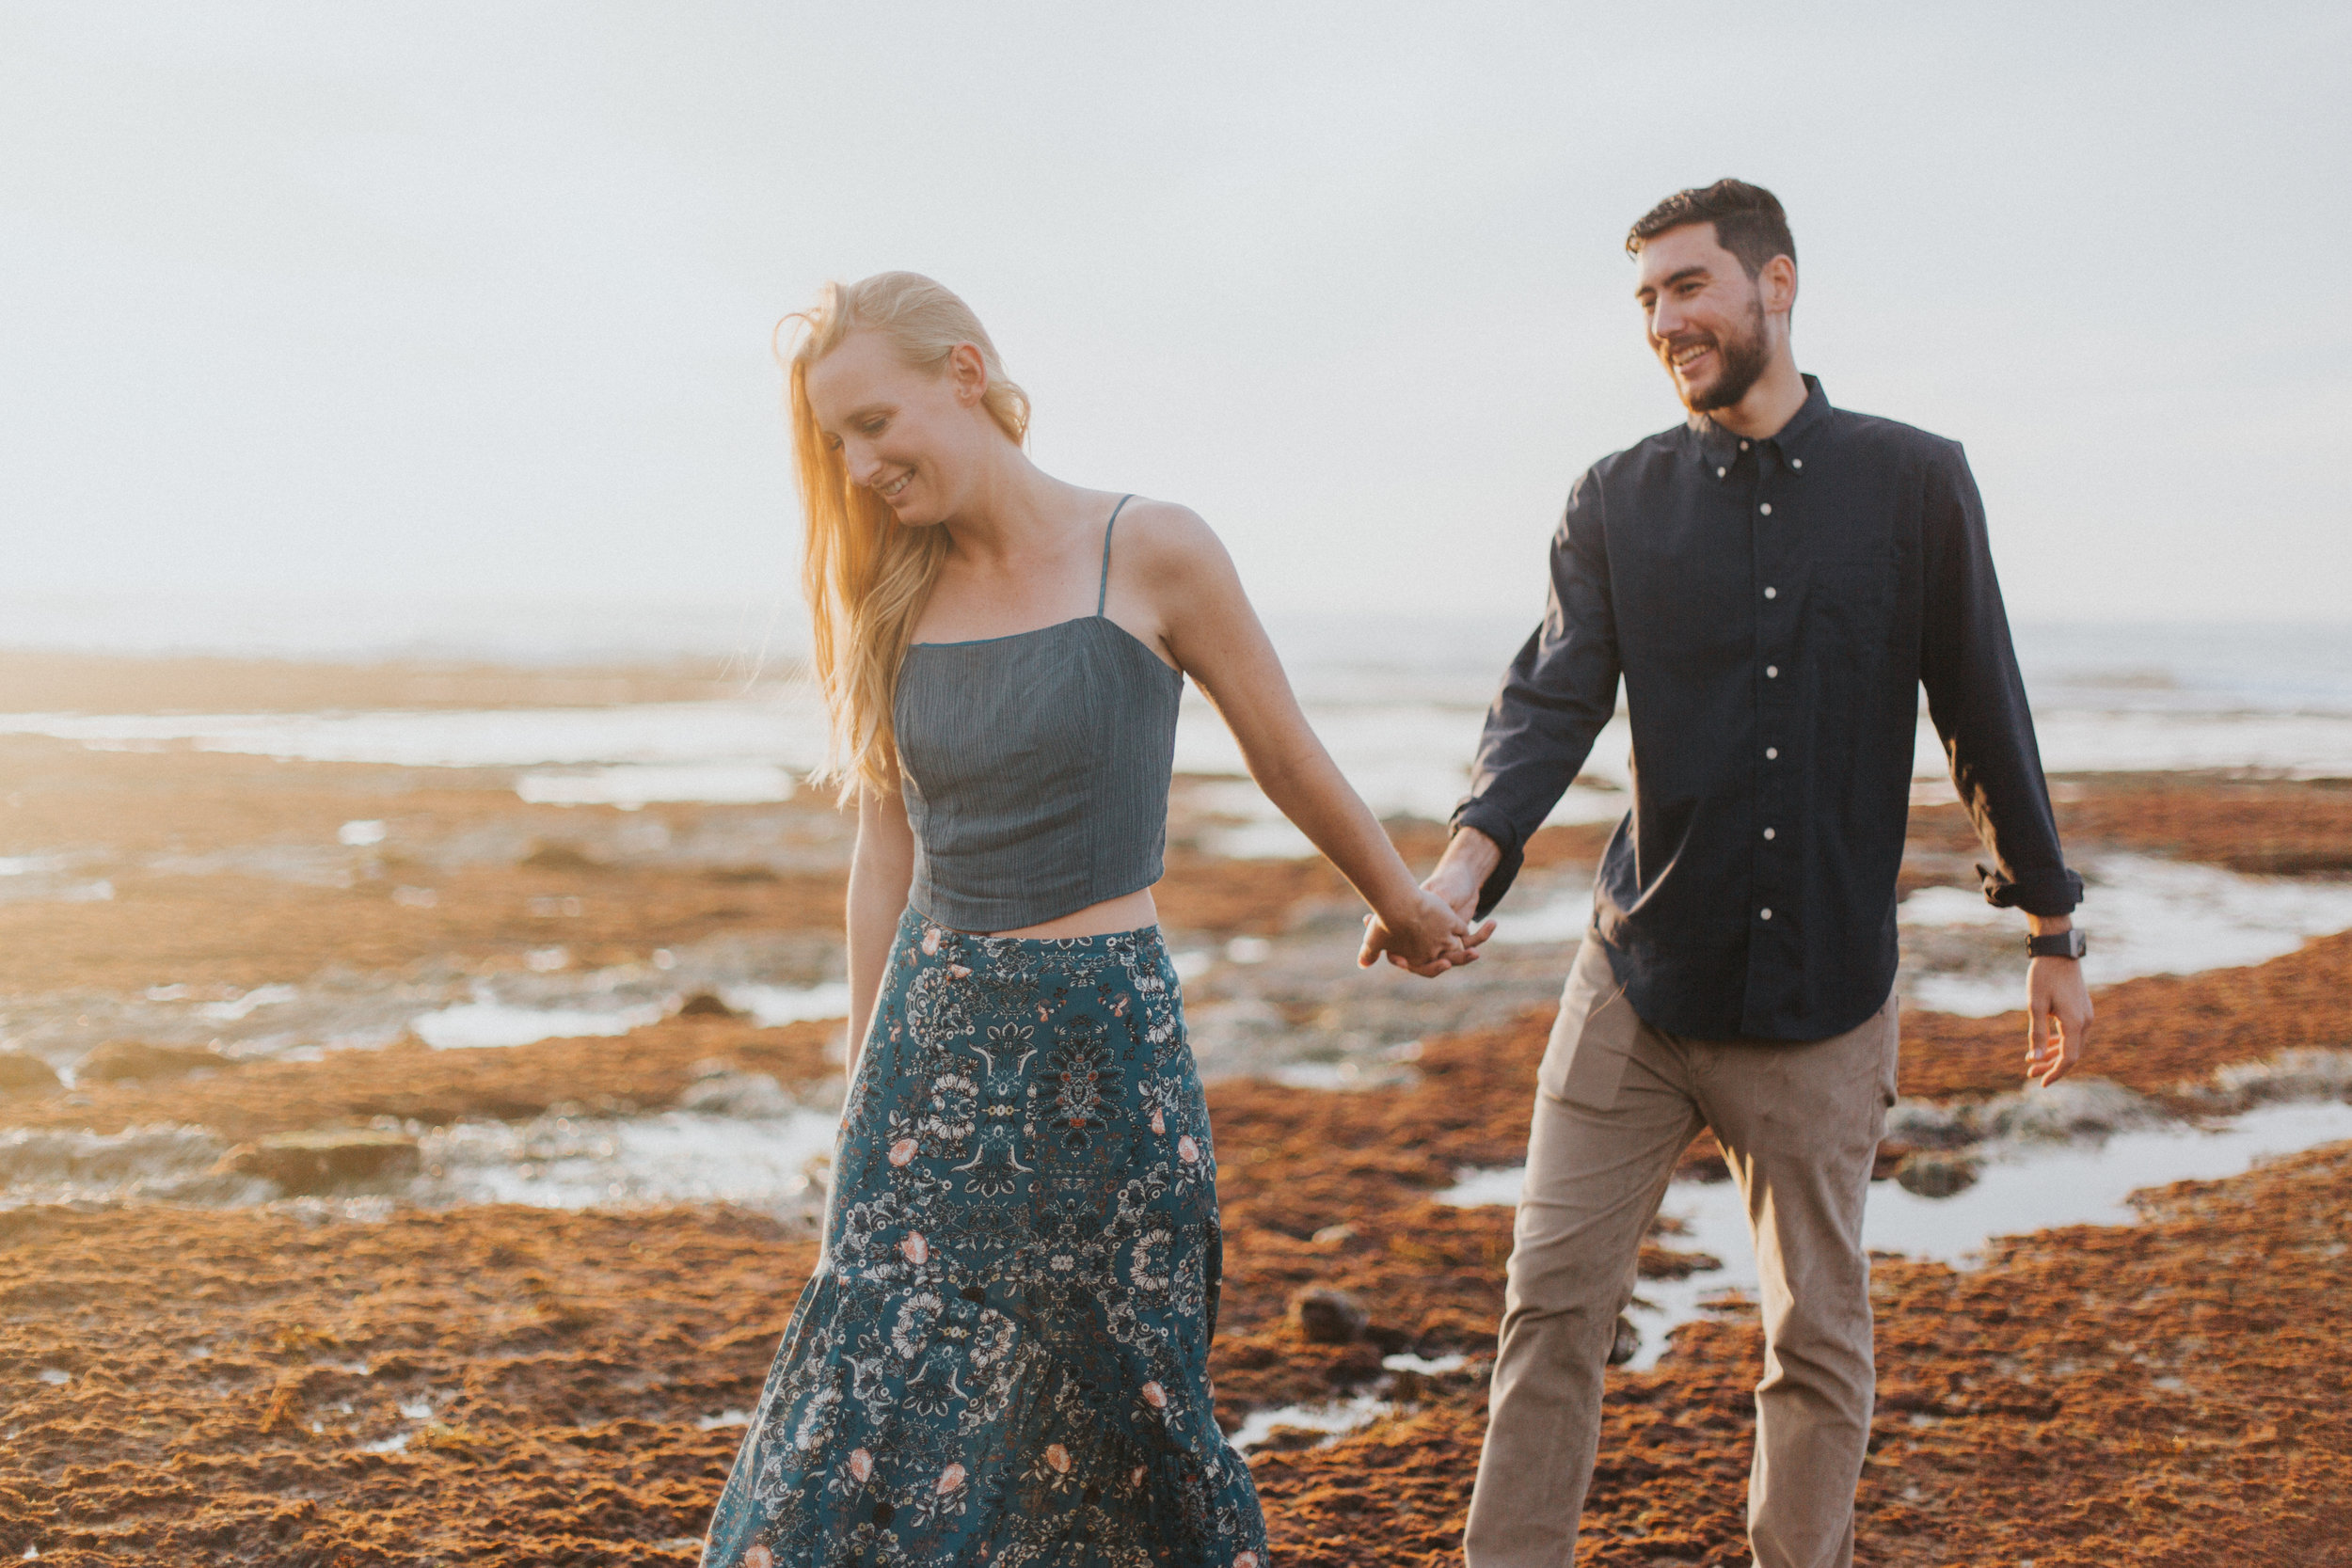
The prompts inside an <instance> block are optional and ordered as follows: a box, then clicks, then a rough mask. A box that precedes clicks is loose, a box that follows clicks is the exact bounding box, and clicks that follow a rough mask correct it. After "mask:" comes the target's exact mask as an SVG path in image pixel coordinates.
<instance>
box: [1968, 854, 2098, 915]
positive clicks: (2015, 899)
mask: <svg viewBox="0 0 2352 1568" xmlns="http://www.w3.org/2000/svg"><path fill="white" fill-rule="evenodd" d="M1977 875H1978V876H1979V877H1981V878H1983V879H1984V900H1985V902H1986V903H1988V904H1991V905H1993V906H1994V908H1995V909H2003V910H2023V911H2026V913H2027V914H2038V915H2042V916H2043V917H2045V918H2050V917H2055V916H2058V915H2061V914H2073V913H2074V906H2076V905H2077V904H2080V903H2081V902H2082V901H2083V879H2081V878H2080V877H2078V876H2076V875H2075V874H2074V872H2072V871H2069V870H2067V869H2066V868H2065V867H2064V866H2054V867H2052V868H2050V869H2048V870H2038V871H2028V872H2025V873H2023V874H2021V875H2019V876H2017V877H2015V878H2010V877H2005V876H2003V875H2002V874H2001V873H2000V872H1999V871H1997V870H1995V869H1994V868H1993V867H1992V866H1989V865H1979V866H1978V867H1977Z"/></svg>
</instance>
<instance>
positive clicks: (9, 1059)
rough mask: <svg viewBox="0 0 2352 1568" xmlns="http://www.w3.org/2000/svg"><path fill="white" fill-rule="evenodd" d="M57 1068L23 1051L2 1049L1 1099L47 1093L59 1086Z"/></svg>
mask: <svg viewBox="0 0 2352 1568" xmlns="http://www.w3.org/2000/svg"><path fill="white" fill-rule="evenodd" d="M57 1082H58V1080H57V1069H55V1068H53V1067H51V1066H50V1065H49V1064H48V1063H47V1062H44V1061H42V1060H41V1059H40V1057H39V1056H30V1055H27V1054H25V1053H24V1052H22V1051H0V1099H6V1098H7V1097H8V1096H9V1095H20V1094H22V1095H32V1094H47V1093H48V1092H49V1091H50V1090H52V1089H54V1088H56V1086H57Z"/></svg>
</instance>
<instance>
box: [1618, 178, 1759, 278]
mask: <svg viewBox="0 0 2352 1568" xmlns="http://www.w3.org/2000/svg"><path fill="white" fill-rule="evenodd" d="M1686 223H1711V224H1713V225H1714V226H1715V243H1716V244H1717V245H1722V246H1723V247H1724V249H1725V250H1728V251H1730V252H1731V253H1732V254H1733V255H1734V256H1737V257H1739V258H1740V265H1741V266H1742V267H1744V268H1746V269H1747V274H1748V277H1750V278H1754V277H1756V274H1757V273H1760V272H1762V271H1763V270H1764V263H1765V262H1767V261H1771V260H1772V258H1773V257H1775V256H1786V257H1788V260H1789V261H1795V260H1796V259H1797V242H1796V239H1795V237H1794V236H1793V235H1791V234H1790V233H1789V232H1788V214H1786V213H1784V212H1782V211H1781V210H1780V198H1778V197H1776V196H1774V195H1773V194H1772V192H1770V191H1768V190H1766V189H1765V188H1764V187H1763V186H1761V185H1751V184H1749V183H1748V182H1746V181H1745V180H1718V181H1716V182H1714V183H1713V184H1711V185H1705V186H1700V185H1693V186H1692V187H1691V188H1690V189H1689V190H1687V191H1677V192H1675V193H1674V195H1672V196H1670V197H1668V198H1666V199H1665V200H1663V201H1661V202H1660V203H1659V204H1658V205H1657V206H1655V207H1652V208H1651V209H1650V210H1649V211H1648V212H1646V213H1645V214H1642V220H1641V221H1640V222H1639V223H1637V224H1635V225H1634V226H1633V229H1632V231H1631V232H1630V233H1629V234H1627V235H1626V237H1625V253H1626V254H1627V255H1628V256H1639V255H1640V254H1642V246H1643V245H1645V244H1647V243H1648V242H1649V241H1651V240H1654V239H1656V238H1657V237H1658V236H1659V235H1661V234H1663V233H1664V232H1665V231H1666V230H1669V229H1679V228H1681V227H1682V226H1683V225H1684V224H1686Z"/></svg>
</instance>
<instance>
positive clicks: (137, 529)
mask: <svg viewBox="0 0 2352 1568" xmlns="http://www.w3.org/2000/svg"><path fill="white" fill-rule="evenodd" d="M2347 79H2352V8H2348V7H2345V6H2343V5H2341V4H2329V5H2311V6H2293V5H2264V4H2251V5H2238V6H2233V7H2228V8H2222V7H2188V6H2148V5H2133V6H2122V5H2109V6H2096V7H2090V6H2080V7H2069V6H2052V5H2048V4H2034V5H2020V6H2013V7H1993V6H1972V5H1965V4H1960V5H1946V6H1938V7H1933V8H1928V7H1903V8H1892V7H1880V6H1864V5H1850V6H1847V5H1782V6H1774V7H1756V6H1739V7H1709V6H1703V5H1685V6H1678V7H1669V8H1661V7H1655V6H1640V7H1637V6H1632V5H1610V6H1597V5H1596V6H1579V5H1563V4H1558V3H1556V0H1555V3H1549V4H1540V5H1528V6H1481V5H1466V4H1458V3H1457V4H1448V5H1443V6H1438V5H1423V6H1402V5H1381V4H1366V3H1355V4H1347V5H1312V6H1310V5H1287V4H1281V3H1279V0H1254V3H1250V4H1243V5H1232V6H1223V5H1209V4H1193V5H1188V6H1184V7H1155V8H1145V7H1140V6H1113V5H1104V4H1100V3H1096V4H1089V5H1062V6H1045V5H1024V4H993V5H986V6H975V5H971V4H968V3H958V4H937V5H930V4H907V5H879V4H878V5H865V6H842V5H826V6H816V5H799V4H779V3H771V4H764V5H752V4H723V3H717V0H709V3H697V0H680V3H676V4H653V3H650V0H646V3H640V4H627V5H624V4H612V3H583V0H563V3H560V4H526V3H519V0H488V3H485V0H465V3H463V4H447V5H421V4H411V3H405V0H379V3H373V4H367V5H360V4H342V5H323V4H317V3H312V0H304V3H301V4H294V3H285V4H274V5H273V4H251V3H236V0H208V3H207V4H204V5H201V6H191V5H184V4H178V3H172V4H135V3H128V0H124V3H109V4H104V5H91V4H88V3H87V0H64V3H59V4H28V3H20V0H0V288H4V290H5V293H0V508H4V514H0V530H5V535H0V536H4V537H5V538H6V540H7V542H8V549H7V554H6V557H5V559H6V561H7V563H8V572H7V574H6V581H5V582H0V592H10V593H20V594H21V593H40V592H63V591H74V590H87V589H93V588H129V589H140V590H169V589H181V588H185V589H193V590H197V591H200V592H212V591H217V590H225V589H238V590H246V591H258V592H263V593H291V594H332V593H334V592H338V591H350V590H355V589H358V590H366V591H370V592H373V593H379V594H393V595H404V594H438V593H449V592H465V593H474V594H549V595H566V594H578V595H592V596H597V597H613V596H626V595H629V594H645V595H649V596H671V597H682V596H720V597H725V596H742V595H746V594H750V595H757V594H762V593H766V592H768V591H769V589H770V587H771V585H772V584H774V583H776V582H778V581H780V580H782V579H784V578H786V577H787V574H788V573H789V570H790V565H791V561H792V554H793V537H792V534H793V529H794V526H795V515H794V511H793V505H792V500H791V497H790V487H789V483H788V471H787V469H788V456H787V450H786V445H785V440H784V436H783V431H782V425H781V421H780V419H779V417H778V413H777V396H776V394H777V388H778V382H779V378H778V374H777V372H776V370H775V368H774V366H773V364H772V362H771V359H770V358H769V352H768V335H769V330H770V327H771V325H772V324H773V323H774V321H775V320H776V318H777V317H779V316H780V315H782V314H783V313H784V312H786V311H788V310H791V309H798V308H800V307H802V306H803V305H804V304H806V303H807V302H808V300H809V299H810V297H811V295H812V294H813V293H814V291H815V289H816V287H817V285H818V283H819V282H820V281H822V280H823V279H825V278H827V277H859V276H862V275H864V274H866V273H868V272H873V271H877V270H881V269H883V268H887V267H912V268H915V269H918V270H921V271H925V272H929V273H930V274H932V275H934V276H936V277H939V278H941V279H942V280H944V281H946V283H948V284H949V285H950V286H952V287H954V288H956V289H957V290H959V291H961V293H964V295H965V296H966V297H967V298H968V299H970V300H971V301H972V303H973V304H974V306H975V307H976V308H977V309H978V310H979V312H980V314H981V316H982V318H983V319H984V320H985V321H987V322H988V323H989V324H990V326H991V329H992V331H993V333H994V335H995V337H996V340H997V342H998V344H999V346H1000V347H1001V348H1002V350H1003V352H1004V354H1005V356H1006V359H1007V362H1008V364H1009V368H1010V370H1011V372H1012V373H1013V374H1014V375H1015V376H1016V377H1017V378H1018V379H1020V380H1021V381H1022V382H1023V383H1025V385H1026V386H1027V387H1028V388H1029V389H1030V391H1031V392H1032V394H1033V395H1034V397H1035V398H1036V401H1037V407H1038V414H1037V423H1036V436H1035V450H1036V451H1037V454H1038V456H1039V458H1040V460H1041V462H1043V463H1044V464H1045V465H1046V466H1047V467H1049V468H1050V469H1052V470H1053V471H1055V472H1057V473H1059V474H1061V475H1063V476H1064V477H1067V478H1070V479H1073V480H1076V481H1079V482H1081V483H1089V484H1098V485H1102V486H1104V487H1108V488H1116V489H1122V490H1124V489H1134V490H1139V491H1142V492H1145V493H1147V494H1152V495H1156V496H1161V497H1165V498H1168V499H1177V500H1182V501H1185V502H1187V503H1189V504H1191V505H1193V506H1195V507H1197V508H1198V509H1199V510H1200V512H1201V513H1202V514H1203V515H1206V516H1207V517H1208V518H1209V519H1210V521H1211V522H1212V523H1213V524H1215V525H1216V527H1217V528H1218V529H1219V531H1221V532H1222V533H1223V534H1224V536H1225V537H1226V539H1227V540H1228V542H1229V543H1230V544H1231V546H1232V549H1233V551H1234V554H1235V555H1236V556H1237V557H1238V558H1239V560H1240V562H1241V563H1242V567H1243V570H1244V573H1245V575H1246V577H1247V578H1248V581H1249V583H1250V584H1251V586H1252V588H1253V590H1254V592H1255V593H1256V594H1258V596H1259V598H1260V599H1261V601H1262V602H1263V603H1265V604H1267V605H1268V606H1269V607H1273V608H1277V609H1297V608H1308V607H1313V608H1323V609H1337V608H1341V607H1345V606H1351V605H1357V604H1361V605H1366V606H1371V607H1376V608H1380V609H1383V610H1413V609H1417V608H1425V609H1429V610H1441V611H1446V612H1454V613H1459V612H1464V611H1469V612H1486V611H1492V612H1494V613H1497V614H1499V615H1502V616H1504V617H1506V618H1508V619H1510V620H1512V621H1515V622H1522V623H1523V622H1525V621H1527V620H1529V619H1531V618H1532V616H1533V614H1534V610H1535V609H1536V607H1537V605H1538V603H1539V601H1540V594H1541V566H1542V552H1543V546H1544V542H1545V538H1546V536H1547V534H1548V532H1549V529H1550V527H1551V524H1552V521H1553V518H1554V516H1555V515H1556V513H1557V509H1558V507H1559V504H1560V500H1561V498H1562V497H1563V496H1564V495H1565V491H1566V489H1567V486H1568V484H1569V483H1570V482H1571V481H1572V480H1573V479H1574V478H1575V476H1576V474H1577V473H1578V472H1579V471H1580V470H1581V469H1582V468H1583V467H1585V466H1586V465H1587V464H1589V463H1591V462H1592V461H1593V460H1594V459H1595V458H1597V457H1599V456H1600V455H1602V454H1603V453H1605V452H1607V451H1612V450H1614V449H1616V448H1619V447H1622V446H1625V445H1627V444H1629V443H1630V442H1632V441H1634V440H1637V439H1639V438H1640V437H1641V436H1644V435H1645V434H1647V433H1648V432H1650V431H1653V430H1656V429H1658V428H1660V427H1661V426H1664V425H1666V424H1669V423H1671V422H1673V421H1674V420H1676V419H1677V417H1678V415H1679V410H1678V409H1677V406H1676V404H1675V403H1674V401H1673V397H1672V394H1671V392H1670V390H1669V388H1668V387H1667V383H1666V381H1665V378H1664V376H1663V375H1662V374H1661V372H1660V371H1659V370H1658V368H1657V366H1656V365H1655V363H1654V362H1653V361H1651V360H1650V359H1649V358H1648V356H1647V355H1646V353H1645V349H1644V347H1643V344H1642V342H1641V340H1640V336H1639V330H1638V322H1637V320H1636V316H1635V313H1634V310H1633V308H1632V306H1631V303H1630V298H1629V295H1630V290H1631V284H1632V276H1631V268H1630V264H1629V262H1627V261H1626V260H1625V259H1624V257H1623V254H1622V252H1621V250H1620V242H1621V240H1622V236H1623V234H1624V231H1625V229H1626V227H1627V225H1628V223H1629V221H1630V220H1631V219H1632V218H1634V217H1635V216H1637V215H1638V214H1640V213H1641V212H1642V211H1643V210H1644V209H1645V208H1646V207H1647V206H1648V205H1649V204H1650V203H1651V202H1652V201H1653V200H1655V199H1656V198H1659V197H1660V196H1662V195H1664V194H1665V193H1666V192H1668V191H1670V190H1672V189H1674V188H1676V187H1677V186H1681V185H1686V184H1692V183H1699V182H1706V181H1708V180H1711V179H1713V178H1715V177H1717V176H1719V175H1724V174H1738V175H1740V176H1742V177H1744V178H1747V179H1751V180H1756V181H1758V182H1763V183H1765V184H1768V185H1771V186H1772V188H1773V189H1775V190H1776V191H1778V192H1779V194H1780V195H1781V197H1782V198H1783V199H1784V200H1785V201H1786V202H1787V204H1788V209H1789V212H1790V214H1791V217H1792V219H1793V223H1794V226H1795V230H1796V234H1797V240H1798V247H1799V254H1800V261H1801V272H1802V280H1803V281H1802V286H1803V296H1802V299H1801V301H1800V304H1799V308H1798V312H1797V342H1798V350H1799V358H1800V362H1801V363H1802V364H1803V365H1804V367H1805V368H1806V369H1808V370H1810V371H1813V372H1816V373H1818V374H1820V376H1821V377H1822V378H1823V379H1824V381H1825V383H1826V384H1827V387H1828V388H1829V391H1830V394H1831V396H1832V398H1833V399H1834V400H1836V401H1837V402H1839V403H1842V404H1847V405H1849V406H1851V407H1856V408H1861V409H1866V410H1868V411H1871V412H1874V413H1880V414H1885V415H1889V416H1893V417H1895V418H1899V419H1903V420H1910V421H1912V422H1914V423H1916V424H1920V425H1924V426H1926V427H1927V428H1929V429H1931V430H1935V431H1938V432H1941V433H1943V434H1946V435H1949V436H1957V437H1959V438H1961V439H1962V440H1963V441H1965V442H1966V443H1967V447H1968V451H1969V453H1970V456H1971V458H1972V460H1973V461H1974V463H1975V465H1976V468H1977V473H1978V477H1979V483H1981V485H1982V487H1983V489H1984V491H1985V494H1986V497H1987V500H1988V503H1989V506H1990V508H1991V514H1992V516H1993V520H1994V540H1995V545H1996V548H1997V551H1998V556H1999V561H2000V564H2001V569H2002V573H2003V577H2004V579H2005V582H2006V585H2007V587H2008V591H2009V594H2010V603H2011V606H2012V609H2013V610H2015V612H2016V613H2017V614H2018V615H2019V616H2020V617H2021V618H2033V619H2038V620H2042V621H2050V620H2060V619H2066V618H2070V617H2085V618H2097V619H2103V620H2114V619H2135V620H2150V619H2159V618H2193V619H2215V618H2251V617H2262V616H2268V615H2277V616H2284V617H2295V618H2304V619H2314V618H2316V619H2340V618H2344V616H2345V615H2346V614H2347V611H2346V610H2345V585H2346V584H2347V583H2352V545H2347V532H2348V531H2352V530H2348V529H2347V524H2352V506H2348V505H2347V502H2346V499H2345V498H2346V491H2345V488H2344V480H2343V477H2342V472H2343V469H2344V464H2345V459H2346V455H2347V450H2348V448H2352V442H2347V440H2346V437H2345V435H2344V431H2345V429H2346V427H2347V424H2352V303H2348V301H2352V289H2347V288H2346V287H2345V285H2344V282H2343V281H2342V280H2341V278H2340V277H2338V270H2339V269H2340V268H2341V267H2343V266H2344V260H2345V258H2346V256H2347V255H2352V218H2347V215H2346V214H2347V211H2348V210H2352V203H2348V202H2347V200H2346V198H2345V192H2346V191H2347V190H2352V135H2348V134H2347V131H2346V123H2347V121H2346V116H2345V111H2344V99H2343V95H2344V83H2345V82H2346V80H2347Z"/></svg>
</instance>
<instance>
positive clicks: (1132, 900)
mask: <svg viewBox="0 0 2352 1568" xmlns="http://www.w3.org/2000/svg"><path fill="white" fill-rule="evenodd" d="M1159 923H1160V909H1159V906H1158V905H1157V904H1154V903H1152V890H1151V889H1150V888H1137V889H1136V891H1135V892H1133V893H1122V894H1120V895H1119V896H1118V897H1116V898H1105V899H1104V900H1103V901H1102V902H1101V903H1099V904H1089V905H1088V906H1087V907H1086V908H1085V909H1083V910H1080V911H1077V912H1076V913H1075V914H1066V915H1063V916H1062V917H1061V918H1059V919H1058V920H1048V921H1044V922H1042V923H1041V924H1039V925H1036V926H1022V927H1015V928H1014V929H1012V930H1009V931H975V932H973V933H972V934H973V935H974V936H988V937H1044V938H1052V937H1106V936H1111V935H1114V934H1116V933H1118V932H1120V931H1140V930H1142V929H1143V928H1144V927H1146V926H1156V925H1158V924H1159Z"/></svg>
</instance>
